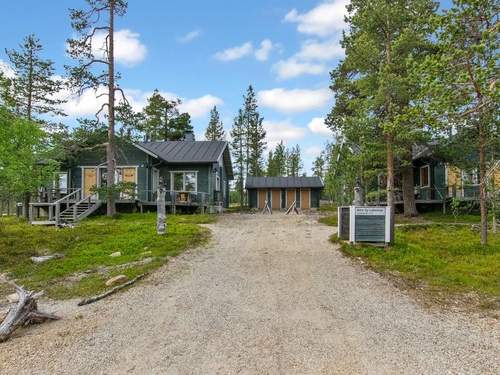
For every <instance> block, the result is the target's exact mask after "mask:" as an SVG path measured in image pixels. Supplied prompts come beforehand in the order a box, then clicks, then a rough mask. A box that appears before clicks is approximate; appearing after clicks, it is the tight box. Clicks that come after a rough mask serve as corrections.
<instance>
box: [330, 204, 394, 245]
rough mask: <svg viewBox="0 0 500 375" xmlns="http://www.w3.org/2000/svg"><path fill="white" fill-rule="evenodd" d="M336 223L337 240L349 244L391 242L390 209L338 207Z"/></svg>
mask: <svg viewBox="0 0 500 375" xmlns="http://www.w3.org/2000/svg"><path fill="white" fill-rule="evenodd" d="M338 223H339V224H338V232H339V238H340V239H343V240H348V241H349V242H350V243H353V244H355V243H363V242H365V243H385V244H390V243H392V242H393V238H392V236H393V234H392V233H394V232H393V230H392V228H391V226H392V225H393V224H392V223H391V208H390V207H386V206H378V207H366V206H363V207H358V206H348V207H339V209H338Z"/></svg>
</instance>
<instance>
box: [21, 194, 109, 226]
mask: <svg viewBox="0 0 500 375" xmlns="http://www.w3.org/2000/svg"><path fill="white" fill-rule="evenodd" d="M100 206H101V201H100V200H98V199H97V195H95V194H94V195H91V196H88V197H85V198H82V192H81V189H77V190H75V191H73V192H72V193H70V194H68V195H66V196H65V197H63V198H61V199H59V200H57V201H55V202H35V203H30V222H31V224H33V225H56V226H59V225H68V224H72V225H74V224H76V223H77V222H78V221H80V220H82V219H84V218H86V217H87V216H89V215H90V214H92V213H93V212H95V211H96V210H97V209H98V208H99V207H100ZM61 207H63V208H64V210H63V211H61ZM35 208H44V209H45V210H46V211H47V212H48V216H49V217H48V220H36V219H35V217H34V214H33V213H34V209H35Z"/></svg>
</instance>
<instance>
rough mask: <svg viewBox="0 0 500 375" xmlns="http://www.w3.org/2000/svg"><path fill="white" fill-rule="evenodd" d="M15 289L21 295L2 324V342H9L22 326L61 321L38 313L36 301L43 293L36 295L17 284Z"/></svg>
mask: <svg viewBox="0 0 500 375" xmlns="http://www.w3.org/2000/svg"><path fill="white" fill-rule="evenodd" d="M14 287H15V288H16V293H17V294H18V295H19V301H18V302H17V304H16V305H15V306H12V307H11V308H10V309H9V312H8V313H7V315H6V316H5V318H4V319H3V321H2V324H0V342H4V341H7V340H8V339H9V337H10V336H11V335H12V333H13V332H14V331H15V330H16V329H17V328H19V327H21V326H27V325H30V324H39V323H43V322H45V321H47V320H58V319H60V318H59V317H58V316H56V315H53V314H49V313H45V312H41V311H38V305H37V302H36V300H37V298H39V297H40V296H41V295H42V294H43V292H38V293H35V292H33V291H27V290H24V289H23V287H22V286H18V285H16V284H14Z"/></svg>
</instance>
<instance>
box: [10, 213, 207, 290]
mask: <svg viewBox="0 0 500 375" xmlns="http://www.w3.org/2000/svg"><path fill="white" fill-rule="evenodd" d="M214 220H215V218H214V216H210V215H175V216H174V215H171V216H168V219H167V222H168V234H167V235H166V236H158V235H157V234H156V214H155V213H148V214H123V215H118V216H117V217H115V218H107V217H102V216H100V217H95V218H90V219H87V220H84V221H82V222H81V223H80V225H78V226H77V227H75V228H64V229H58V228H54V227H42V226H32V225H29V224H27V223H25V222H23V221H21V220H19V219H17V218H12V217H10V218H1V219H0V273H5V274H7V276H8V277H9V278H11V279H14V280H16V282H17V283H18V284H21V285H24V286H25V287H27V288H29V289H35V290H44V291H45V293H46V295H48V296H49V297H51V298H59V299H64V298H71V297H77V296H78V297H81V296H88V295H92V294H95V293H99V292H101V291H103V290H105V289H106V286H105V284H104V283H105V281H106V280H107V279H108V278H109V277H112V276H115V275H117V274H125V275H127V276H128V277H130V278H132V277H134V276H137V275H139V274H141V273H144V272H148V271H151V270H153V269H155V268H158V267H160V266H161V265H162V264H164V263H166V262H167V261H168V257H172V256H176V255H178V254H180V253H181V252H183V251H184V250H186V249H187V248H190V247H194V246H197V245H200V244H202V243H203V242H204V241H207V240H208V238H209V231H208V230H207V229H206V228H203V227H201V226H199V225H198V224H204V223H211V222H213V221H214ZM118 251H119V252H121V256H118V257H111V256H110V254H112V253H114V252H118ZM54 253H57V254H61V255H62V257H61V258H58V259H52V260H49V261H46V262H44V263H41V264H35V263H33V262H32V261H31V259H30V258H31V257H32V256H40V255H48V254H54ZM9 291H10V288H7V287H5V284H4V285H3V286H2V285H1V284H0V295H1V294H6V293H7V292H9Z"/></svg>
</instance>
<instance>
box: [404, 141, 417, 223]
mask: <svg viewBox="0 0 500 375" xmlns="http://www.w3.org/2000/svg"><path fill="white" fill-rule="evenodd" d="M411 159H412V158H411V148H410V150H409V152H408V154H407V160H406V163H407V164H406V165H405V166H404V167H403V169H402V171H401V175H402V183H403V210H404V216H406V217H413V216H417V215H418V211H417V204H416V203H415V193H414V188H413V165H412V160H411Z"/></svg>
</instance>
